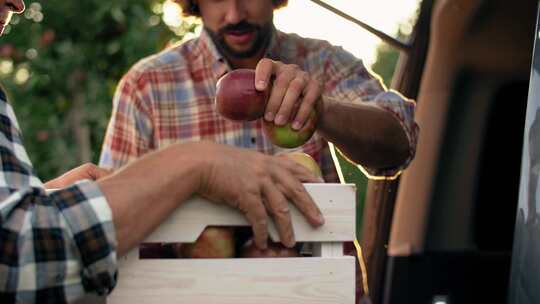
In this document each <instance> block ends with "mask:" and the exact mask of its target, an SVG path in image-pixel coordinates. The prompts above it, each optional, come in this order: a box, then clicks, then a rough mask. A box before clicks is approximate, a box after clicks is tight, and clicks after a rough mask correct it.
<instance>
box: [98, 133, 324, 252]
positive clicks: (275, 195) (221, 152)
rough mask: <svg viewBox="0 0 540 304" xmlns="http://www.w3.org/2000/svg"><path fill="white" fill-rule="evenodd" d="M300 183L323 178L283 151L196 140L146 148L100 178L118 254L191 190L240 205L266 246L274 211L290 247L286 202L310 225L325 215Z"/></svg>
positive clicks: (213, 199) (292, 235)
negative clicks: (266, 152) (280, 153)
mask: <svg viewBox="0 0 540 304" xmlns="http://www.w3.org/2000/svg"><path fill="white" fill-rule="evenodd" d="M301 181H303V182H312V183H316V182H319V179H318V177H316V176H314V175H313V174H312V173H310V172H309V171H308V170H307V169H305V168H304V167H302V166H300V165H298V164H297V163H295V162H293V161H291V160H290V159H288V158H286V157H282V156H281V157H276V156H269V155H264V154H262V153H258V152H254V151H250V150H245V149H239V148H235V147H231V146H226V145H219V144H215V143H211V142H192V143H187V144H181V145H180V144H179V145H172V146H169V147H167V148H165V149H163V150H160V151H156V152H152V153H149V154H147V155H145V156H143V157H142V158H140V159H139V160H137V161H135V162H133V163H131V164H129V165H127V166H126V167H124V168H122V169H120V170H119V171H117V172H115V173H114V174H112V175H110V176H108V177H106V178H104V179H101V180H99V181H98V182H97V183H98V184H99V186H100V188H101V189H102V191H103V193H104V194H105V196H106V197H107V200H108V201H109V203H110V206H111V209H112V212H113V218H114V224H115V227H116V236H117V239H118V253H119V255H123V254H124V253H126V252H127V251H129V250H130V249H131V248H133V247H134V246H135V245H136V244H138V243H139V242H141V241H142V240H144V238H145V237H146V236H147V235H148V234H149V233H150V232H151V231H152V230H153V229H155V228H156V227H157V225H159V223H161V222H162V221H163V220H164V219H165V218H166V217H167V216H168V215H170V213H171V212H172V211H173V210H174V209H175V208H176V207H178V206H179V204H181V203H182V202H184V201H185V200H187V199H188V198H189V197H190V196H192V195H193V194H199V195H202V196H204V197H206V198H208V199H210V200H211V201H213V202H216V203H225V204H228V205H230V206H232V207H234V208H237V209H239V210H240V211H242V212H243V213H244V214H245V216H246V217H247V220H248V221H249V222H250V224H251V226H252V229H253V233H254V236H255V240H256V243H257V245H258V246H259V247H261V248H264V247H266V241H267V238H268V235H267V233H268V232H267V222H268V220H269V217H272V218H273V219H274V220H275V221H276V224H277V228H278V231H279V232H280V238H281V241H282V243H283V244H284V245H286V246H289V247H292V246H294V244H295V241H294V234H293V231H292V226H291V219H290V214H289V203H288V201H291V202H292V203H294V204H295V205H296V206H297V207H298V208H299V210H300V211H301V212H302V213H303V214H304V215H305V216H306V219H307V220H308V222H309V223H311V224H312V225H314V226H318V225H321V224H322V223H323V221H324V220H323V219H322V215H321V213H320V211H319V210H318V208H317V207H316V205H315V204H314V202H313V201H312V199H311V198H310V196H309V194H308V193H307V192H306V190H305V189H304V187H303V185H302V184H301Z"/></svg>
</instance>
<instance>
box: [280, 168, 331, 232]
mask: <svg viewBox="0 0 540 304" xmlns="http://www.w3.org/2000/svg"><path fill="white" fill-rule="evenodd" d="M275 181H276V183H279V184H278V185H277V187H278V189H280V190H281V192H283V193H284V194H285V196H286V197H287V198H289V200H290V201H291V202H292V203H294V205H295V206H296V207H297V208H298V210H300V212H301V213H302V214H303V215H304V217H305V218H306V219H307V221H308V222H309V223H310V224H311V225H312V226H320V225H322V224H324V218H323V215H322V213H321V211H320V210H319V207H318V206H317V205H316V204H315V202H314V201H313V199H312V198H311V196H310V195H309V193H307V191H306V189H305V188H304V185H302V183H301V182H299V181H298V179H296V178H295V177H293V176H292V175H291V174H290V173H286V172H284V171H278V172H276V176H275Z"/></svg>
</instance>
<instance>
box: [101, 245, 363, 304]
mask: <svg viewBox="0 0 540 304" xmlns="http://www.w3.org/2000/svg"><path fill="white" fill-rule="evenodd" d="M355 262H356V261H355V259H354V257H350V256H345V257H331V258H318V257H306V258H280V259H209V260H130V261H125V262H124V263H123V264H122V265H121V268H120V274H119V282H118V286H117V287H116V289H115V290H114V291H113V293H112V294H111V295H110V296H109V298H108V299H107V303H108V304H128V303H143V304H144V303H160V304H167V303H183V304H207V303H208V304H210V303H211V304H229V303H230V304H233V303H234V304H244V303H245V304H248V303H249V304H253V303H258V304H264V303H268V304H278V303H279V304H303V303H305V304H308V303H309V304H330V303H331V304H337V303H339V304H353V303H354V294H355V286H354V284H355Z"/></svg>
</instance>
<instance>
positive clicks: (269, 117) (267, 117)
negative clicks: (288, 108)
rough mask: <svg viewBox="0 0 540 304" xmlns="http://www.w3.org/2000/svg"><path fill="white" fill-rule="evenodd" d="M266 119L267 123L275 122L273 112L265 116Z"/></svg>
mask: <svg viewBox="0 0 540 304" xmlns="http://www.w3.org/2000/svg"><path fill="white" fill-rule="evenodd" d="M264 119H266V121H272V120H274V113H272V112H268V113H266V114H265V115H264Z"/></svg>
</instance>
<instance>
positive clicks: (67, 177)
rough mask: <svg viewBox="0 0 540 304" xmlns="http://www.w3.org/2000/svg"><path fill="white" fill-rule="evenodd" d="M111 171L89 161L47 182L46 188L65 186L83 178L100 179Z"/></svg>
mask: <svg viewBox="0 0 540 304" xmlns="http://www.w3.org/2000/svg"><path fill="white" fill-rule="evenodd" d="M111 173H112V171H111V170H106V169H102V168H100V167H98V166H96V165H94V164H91V163H87V164H84V165H82V166H79V167H77V168H75V169H72V170H70V171H68V172H66V173H64V174H63V175H62V176H60V177H57V178H55V179H53V180H51V181H48V182H46V183H45V188H47V189H56V188H64V187H67V186H69V185H72V184H73V183H75V182H77V181H80V180H83V179H90V180H98V179H100V178H102V177H105V176H107V175H109V174H111Z"/></svg>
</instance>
